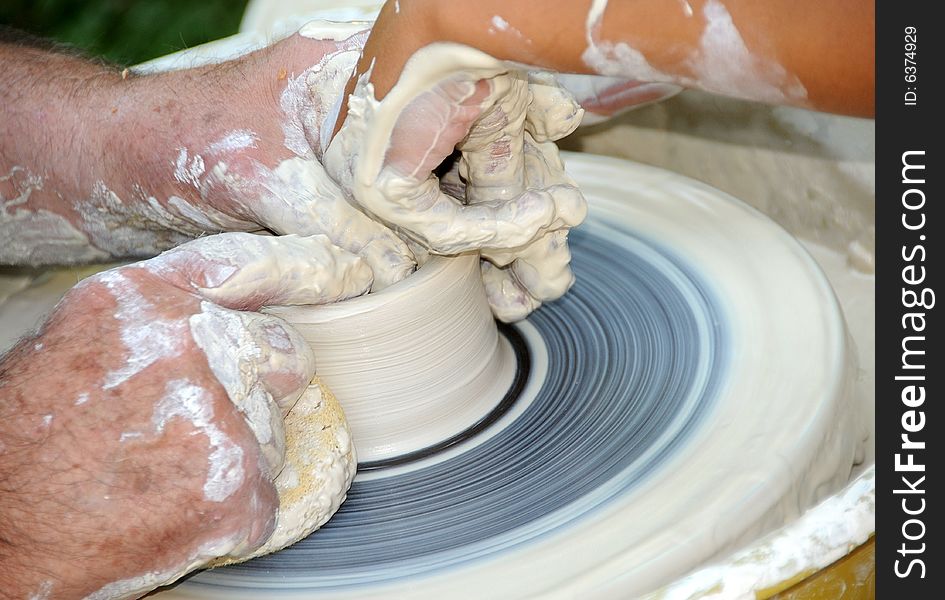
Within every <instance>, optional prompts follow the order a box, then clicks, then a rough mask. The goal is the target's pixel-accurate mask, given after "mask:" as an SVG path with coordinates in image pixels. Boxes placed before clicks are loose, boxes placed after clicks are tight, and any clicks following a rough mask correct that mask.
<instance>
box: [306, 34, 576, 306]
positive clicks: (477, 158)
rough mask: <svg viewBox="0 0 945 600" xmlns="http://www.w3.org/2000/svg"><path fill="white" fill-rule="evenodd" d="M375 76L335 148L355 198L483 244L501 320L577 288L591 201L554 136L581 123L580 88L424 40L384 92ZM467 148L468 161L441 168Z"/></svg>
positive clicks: (355, 102) (439, 233) (476, 246)
mask: <svg viewBox="0 0 945 600" xmlns="http://www.w3.org/2000/svg"><path fill="white" fill-rule="evenodd" d="M443 53H445V54H443ZM369 77H370V74H362V75H361V76H360V77H359V78H358V82H357V85H356V87H355V89H354V92H353V94H352V95H351V96H350V97H349V101H348V112H347V115H346V116H345V117H344V121H343V124H342V125H341V128H340V130H339V131H338V134H337V135H336V136H335V138H334V139H333V140H332V141H331V143H330V145H328V147H327V148H326V150H325V154H324V163H325V166H326V170H327V171H328V172H329V173H330V174H331V175H332V177H333V178H335V179H336V180H337V181H338V182H339V183H340V184H341V187H342V189H344V190H345V191H346V192H347V193H349V194H350V196H351V198H352V200H353V201H354V202H356V203H358V204H359V205H360V206H361V208H362V209H363V210H364V211H365V212H366V213H368V214H370V215H372V216H374V217H375V218H377V219H380V220H381V221H383V222H385V223H387V224H389V225H390V226H391V227H392V228H394V229H396V230H397V231H398V232H399V233H400V234H402V235H403V236H405V237H407V238H408V239H410V240H411V241H413V242H415V243H416V244H419V245H420V246H422V247H423V248H425V249H428V250H430V251H432V252H434V253H439V254H457V253H460V252H464V251H468V250H479V251H480V252H481V253H482V255H483V257H485V258H487V259H489V260H491V261H493V262H494V263H495V264H494V265H485V266H484V282H485V284H486V288H487V294H488V297H489V300H490V304H491V305H492V307H493V310H494V312H495V314H496V315H497V316H498V317H499V318H501V319H502V320H517V319H520V318H523V317H524V316H526V315H527V314H528V313H529V312H530V311H531V310H533V309H534V308H536V307H537V306H538V305H539V304H540V303H541V301H544V300H551V299H554V298H557V297H559V296H560V295H561V294H563V293H564V292H565V291H567V289H568V288H569V287H570V285H571V283H572V281H573V278H572V276H571V273H570V270H569V269H568V266H567V265H568V262H569V260H570V255H569V254H568V251H567V243H566V236H567V234H566V230H567V228H570V227H572V226H574V225H576V224H578V223H580V222H581V221H582V220H583V218H584V216H585V213H586V206H585V202H584V198H583V196H582V195H581V194H580V191H579V190H578V189H577V187H576V185H575V184H574V182H573V181H572V180H571V179H570V178H569V177H568V176H567V175H566V173H565V172H564V168H563V165H562V163H561V161H560V160H558V157H557V148H556V147H555V146H554V144H553V143H552V142H553V140H556V139H559V138H561V137H563V136H565V135H567V134H569V133H570V132H571V131H573V129H574V128H575V127H577V125H578V124H579V123H580V119H581V115H582V110H581V109H580V107H578V106H577V105H576V104H575V102H574V101H573V99H572V98H570V96H569V95H568V94H567V93H566V92H565V91H564V90H562V89H561V88H560V87H558V86H557V85H556V84H555V82H554V80H553V78H551V77H550V76H546V75H545V76H541V75H535V76H533V77H532V79H531V81H529V78H528V75H527V74H526V73H525V72H524V71H519V70H514V69H510V68H508V67H507V66H505V65H504V64H503V63H501V62H500V61H497V60H495V59H493V58H491V57H489V56H486V55H484V54H482V53H480V52H477V51H474V50H471V49H469V48H455V47H450V48H448V49H444V48H439V47H435V46H434V47H428V48H424V49H422V50H420V51H419V52H418V53H417V54H416V55H415V56H414V58H412V59H411V61H410V63H409V64H408V66H407V68H405V70H404V75H403V78H402V80H401V83H399V84H398V85H397V86H395V87H394V88H393V89H392V90H391V91H390V92H389V93H388V94H387V96H386V97H385V98H384V99H383V100H382V101H380V102H378V101H377V100H376V99H375V98H374V92H373V85H372V84H371V83H370V81H369ZM457 148H458V149H459V150H460V151H461V155H462V156H461V158H460V161H459V163H458V165H455V166H454V169H453V170H452V171H451V172H450V173H447V174H446V175H444V177H443V178H442V179H440V178H439V177H437V176H436V174H435V172H436V171H437V169H438V168H440V167H441V166H442V165H443V163H444V161H446V159H448V158H449V157H450V156H451V155H452V154H453V152H454V150H455V149H457ZM526 249H528V250H526ZM520 255H521V259H522V260H518V258H519V256H520ZM496 267H499V268H496Z"/></svg>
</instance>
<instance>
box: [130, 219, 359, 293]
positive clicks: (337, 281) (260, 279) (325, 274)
mask: <svg viewBox="0 0 945 600" xmlns="http://www.w3.org/2000/svg"><path fill="white" fill-rule="evenodd" d="M138 267H139V268H142V269H145V270H147V271H150V272H152V273H154V274H156V275H158V276H160V277H162V278H164V279H165V280H167V281H168V282H170V283H172V284H174V285H176V286H178V287H181V288H183V289H187V290H188V291H193V292H195V293H197V294H199V295H200V296H202V297H203V298H206V299H208V300H211V301H213V302H215V303H217V304H220V305H221V306H227V307H230V308H236V309H240V310H258V309H259V308H260V307H262V306H264V305H277V304H283V305H296V304H322V303H326V302H335V301H338V300H343V299H346V298H350V297H353V296H358V295H360V294H363V293H364V292H365V291H367V289H368V288H369V287H370V285H371V282H372V279H373V276H372V273H371V269H370V267H368V266H367V264H366V263H365V262H364V261H363V260H362V259H361V258H359V257H357V256H355V255H353V254H351V253H349V252H347V251H345V250H342V249H341V248H338V247H337V246H335V245H333V244H332V243H331V242H330V241H329V240H328V238H326V237H325V236H309V237H299V236H295V235H288V236H280V237H269V236H262V235H253V234H248V233H223V234H219V235H213V236H209V237H205V238H200V239H197V240H194V241H192V242H188V243H186V244H183V245H181V246H178V247H177V248H174V249H173V250H169V251H167V252H165V253H163V254H161V255H160V256H158V257H156V258H152V259H150V260H147V261H144V262H142V263H139V265H138Z"/></svg>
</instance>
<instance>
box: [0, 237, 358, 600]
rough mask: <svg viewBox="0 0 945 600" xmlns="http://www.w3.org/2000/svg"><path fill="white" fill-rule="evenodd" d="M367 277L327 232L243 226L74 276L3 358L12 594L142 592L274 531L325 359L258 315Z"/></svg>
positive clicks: (326, 295) (5, 582)
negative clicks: (304, 395)
mask: <svg viewBox="0 0 945 600" xmlns="http://www.w3.org/2000/svg"><path fill="white" fill-rule="evenodd" d="M370 284H371V273H370V270H369V269H368V267H367V266H366V265H365V264H364V261H362V260H361V259H360V258H358V257H356V256H354V255H351V254H349V253H347V252H345V251H343V250H340V249H338V248H337V247H334V246H332V245H331V244H330V243H329V242H328V241H327V239H326V238H324V237H322V236H313V237H297V236H285V237H267V236H256V235H249V234H241V233H233V234H223V235H219V236H212V237H207V238H202V239H200V240H196V241H193V242H190V243H188V244H185V245H183V246H180V247H178V248H176V249H174V250H171V251H169V252H166V253H164V254H162V255H161V256H159V257H157V258H154V259H151V260H147V261H144V262H141V263H137V264H133V265H129V266H125V267H120V268H118V269H113V270H111V271H106V272H103V273H100V274H98V275H95V276H92V277H90V278H88V279H86V280H84V281H83V282H81V283H80V284H79V285H77V286H76V287H75V288H73V290H71V291H70V292H69V293H68V294H67V295H66V296H65V297H64V299H63V300H62V302H61V303H60V304H59V305H58V306H57V308H56V309H55V311H54V312H53V314H52V316H51V317H50V318H49V320H48V321H47V323H46V324H45V325H44V326H43V328H42V330H41V332H40V333H39V334H38V335H37V336H36V337H34V338H32V339H27V340H24V341H23V342H21V343H20V344H19V345H18V346H17V347H16V348H15V349H14V350H12V351H11V353H10V354H9V355H7V357H5V359H4V361H3V362H2V363H0V395H2V397H3V403H2V404H0V411H2V416H0V537H2V539H3V540H4V544H3V545H2V546H0V587H2V589H3V590H4V592H6V593H10V594H12V595H13V596H12V597H27V596H30V595H31V594H33V595H39V596H42V595H43V594H44V593H45V594H47V595H48V597H56V598H66V597H85V596H87V595H88V596H89V597H94V598H116V597H137V596H138V595H140V594H142V593H144V592H145V591H147V590H149V589H152V588H153V587H155V586H158V585H161V584H165V583H169V582H171V581H173V580H175V579H177V578H178V577H180V576H181V575H183V574H184V573H186V572H188V571H190V570H192V569H194V568H197V567H199V566H201V565H204V564H206V563H207V562H209V561H211V560H213V559H216V558H219V557H226V558H229V559H233V558H236V559H238V558H240V557H245V556H248V555H249V554H251V553H252V551H253V550H254V549H255V548H257V547H258V546H260V545H261V544H263V543H264V542H266V541H267V539H268V538H269V537H270V534H271V533H272V531H273V527H274V525H275V517H276V510H277V507H278V505H279V499H278V497H277V494H276V491H275V489H274V487H273V483H272V480H273V478H274V477H275V475H276V474H277V473H278V472H279V470H280V469H281V467H282V464H283V460H284V452H285V448H284V439H283V421H282V419H283V416H284V415H285V414H286V412H287V411H288V410H289V409H290V408H291V407H292V406H293V404H294V403H295V401H296V400H297V399H298V397H299V395H300V393H301V392H302V390H303V389H305V387H306V386H307V385H308V383H309V381H310V380H311V378H312V375H313V373H314V370H315V364H314V357H313V355H312V353H311V350H310V349H309V347H308V346H307V345H306V344H305V342H304V340H303V339H302V338H301V336H300V335H299V334H298V333H297V332H295V331H294V330H293V329H292V328H290V327H289V326H288V325H287V324H286V323H285V322H283V321H282V320H280V319H278V318H276V317H273V316H268V315H262V314H259V313H256V312H253V311H256V310H258V309H259V308H260V307H261V306H262V305H265V304H310V303H321V302H331V301H335V300H341V299H343V298H347V297H350V296H354V295H358V294H361V293H363V292H364V291H365V290H366V289H367V288H368V287H370ZM11 577H12V579H10V578H11ZM0 595H2V593H0Z"/></svg>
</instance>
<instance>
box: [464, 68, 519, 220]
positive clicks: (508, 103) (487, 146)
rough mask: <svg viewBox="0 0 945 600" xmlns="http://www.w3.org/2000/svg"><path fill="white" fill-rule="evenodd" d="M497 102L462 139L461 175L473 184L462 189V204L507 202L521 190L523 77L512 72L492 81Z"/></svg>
mask: <svg viewBox="0 0 945 600" xmlns="http://www.w3.org/2000/svg"><path fill="white" fill-rule="evenodd" d="M492 83H493V87H494V88H495V91H494V97H496V98H497V101H496V102H495V103H494V104H493V105H492V106H491V107H489V109H487V110H486V111H485V112H484V113H483V114H482V116H481V117H480V119H479V120H478V121H477V122H476V124H475V126H474V127H473V128H472V129H470V130H469V134H468V136H467V137H466V139H465V140H464V141H463V142H462V144H460V145H459V146H457V148H458V149H459V150H460V151H461V152H462V155H463V161H462V166H461V172H462V175H463V176H464V177H465V179H466V180H468V181H472V182H475V185H473V186H470V187H468V188H467V189H466V201H467V202H469V203H470V204H477V203H481V202H487V201H497V200H510V199H512V198H514V197H515V196H517V195H518V194H520V193H521V192H522V190H523V189H524V188H525V169H524V156H523V152H522V148H523V144H524V137H523V134H524V131H525V116H526V110H527V108H528V104H529V98H530V93H529V86H528V82H527V81H526V79H525V76H524V74H522V73H518V72H514V73H509V74H506V75H503V76H500V77H496V78H494V79H493V82H492Z"/></svg>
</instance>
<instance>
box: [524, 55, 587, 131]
mask: <svg viewBox="0 0 945 600" xmlns="http://www.w3.org/2000/svg"><path fill="white" fill-rule="evenodd" d="M528 80H529V86H528V87H529V91H530V101H529V104H528V112H527V115H526V118H525V129H527V130H528V132H529V133H530V134H531V135H532V137H533V138H534V139H535V140H537V141H538V142H553V141H555V140H560V139H561V138H563V137H565V136H567V135H570V134H571V132H573V131H574V130H575V129H577V128H578V125H580V124H581V119H582V118H583V117H584V109H583V108H581V106H580V105H579V104H578V103H577V101H576V100H575V99H574V96H573V95H572V94H571V92H569V91H568V90H566V89H564V88H563V87H561V86H560V85H558V81H557V79H556V78H555V76H554V75H552V74H551V73H545V72H532V73H529V75H528Z"/></svg>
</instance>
